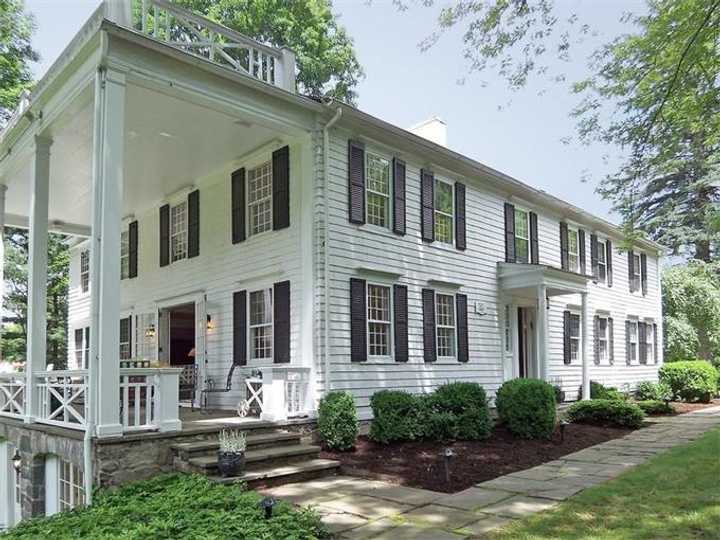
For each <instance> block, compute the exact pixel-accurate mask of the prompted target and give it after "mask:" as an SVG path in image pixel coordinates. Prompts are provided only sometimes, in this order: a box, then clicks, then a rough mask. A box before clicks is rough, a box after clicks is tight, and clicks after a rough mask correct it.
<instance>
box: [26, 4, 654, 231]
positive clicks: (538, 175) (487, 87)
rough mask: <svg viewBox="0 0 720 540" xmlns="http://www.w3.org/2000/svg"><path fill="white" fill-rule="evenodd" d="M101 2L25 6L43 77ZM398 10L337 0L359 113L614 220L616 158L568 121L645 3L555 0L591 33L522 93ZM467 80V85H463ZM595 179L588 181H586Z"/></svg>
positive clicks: (431, 16) (413, 9)
mask: <svg viewBox="0 0 720 540" xmlns="http://www.w3.org/2000/svg"><path fill="white" fill-rule="evenodd" d="M99 3H100V0H26V8H27V10H28V11H29V12H31V13H32V14H33V15H34V16H35V20H36V24H37V30H36V34H35V37H34V39H33V43H34V46H35V48H36V50H37V51H38V52H39V53H40V56H41V61H40V62H39V63H38V64H37V65H35V66H33V71H34V73H35V76H36V77H40V76H42V74H43V73H44V72H45V71H46V70H47V68H48V67H50V65H51V64H52V62H53V61H54V60H55V59H56V58H57V56H58V55H59V54H60V52H61V51H62V49H63V48H64V47H65V46H66V45H67V43H68V42H69V41H70V40H71V39H72V37H73V36H74V35H75V33H76V32H77V31H78V30H79V28H80V27H81V26H82V24H83V23H84V22H85V20H86V19H87V18H88V17H89V16H90V14H91V13H92V12H93V11H94V9H95V8H96V7H97V6H98V5H99ZM409 4H410V7H409V9H407V10H405V11H402V10H399V9H398V8H397V6H396V5H395V4H394V3H393V1H392V0H370V1H368V0H335V1H334V2H333V6H334V12H335V13H336V15H337V16H338V19H339V22H340V24H341V25H343V26H344V27H345V28H346V30H347V32H348V34H349V35H350V36H351V37H352V38H353V40H354V43H355V49H356V54H357V56H358V59H359V61H360V64H361V65H362V66H363V68H364V71H365V79H364V80H363V81H362V82H361V83H360V84H359V86H358V88H357V91H358V93H359V100H358V106H359V107H360V109H362V110H364V111H366V112H368V113H370V114H372V115H375V116H377V117H380V118H382V119H383V120H386V121H388V122H390V123H393V124H395V125H398V126H400V127H403V128H407V127H410V126H412V125H414V124H416V123H418V122H420V121H422V120H425V119H427V118H430V117H431V116H439V117H440V118H442V119H443V120H444V121H445V122H446V124H447V127H448V146H449V147H450V148H451V149H453V150H455V151H458V152H460V153H462V154H465V155H467V156H468V157H471V158H473V159H476V160H478V161H480V162H482V163H484V164H486V165H489V166H491V167H493V168H495V169H498V170H500V171H502V172H504V173H506V174H509V175H510V176H513V177H515V178H517V179H518V180H521V181H523V182H525V183H528V184H530V185H532V186H534V187H537V188H540V189H543V190H545V191H547V192H549V193H551V194H553V195H556V196H558V197H560V198H562V199H565V200H566V201H569V202H571V203H573V204H576V205H578V206H580V207H582V208H584V209H586V210H589V211H591V212H593V213H595V214H598V215H600V216H603V217H606V218H608V219H611V220H612V221H618V219H617V216H614V215H612V214H611V213H609V212H610V204H609V203H608V202H607V201H603V200H602V199H601V198H600V196H599V195H597V194H596V193H595V186H596V185H597V180H598V179H600V178H602V177H603V175H605V174H607V173H611V172H613V168H614V166H616V165H617V163H618V162H619V157H618V154H617V151H616V150H615V149H613V148H607V147H602V146H599V145H592V146H583V145H581V144H580V143H578V142H576V141H574V142H570V143H569V144H568V143H565V142H563V139H565V138H567V137H572V136H573V135H574V123H573V120H572V119H571V118H569V115H568V114H569V112H570V110H571V109H572V106H573V104H574V103H575V102H576V99H577V98H575V97H574V96H573V95H572V94H571V93H570V91H569V84H570V82H571V81H574V80H579V79H581V78H583V77H584V76H587V74H588V71H587V67H586V66H587V57H588V55H589V54H590V53H591V52H592V50H593V49H594V48H595V47H596V46H597V45H599V44H602V43H605V42H607V41H610V40H611V39H612V38H614V37H615V36H617V35H619V34H620V33H622V32H623V31H626V30H627V27H625V26H623V25H622V24H621V23H620V22H619V19H620V17H621V15H622V13H623V12H624V11H627V10H632V11H635V10H638V11H639V10H641V9H642V5H643V4H642V2H641V0H602V1H598V0H556V4H557V8H558V14H559V16H560V19H561V20H564V19H565V18H566V17H569V16H570V15H571V14H572V13H576V14H577V15H578V17H579V19H580V21H581V22H587V23H588V24H590V26H591V28H592V30H593V35H591V36H589V37H588V38H586V39H585V41H584V42H583V43H580V44H576V45H575V46H574V48H573V49H572V51H571V62H569V63H568V64H566V65H559V64H555V65H553V66H551V67H554V68H556V69H557V70H562V72H563V73H565V74H566V75H567V81H568V82H567V83H560V84H553V83H549V82H548V81H547V80H546V79H533V80H531V81H530V82H529V84H528V85H527V86H526V87H525V88H524V89H523V90H521V91H519V92H512V91H510V90H508V88H507V85H506V84H505V83H504V81H503V80H502V79H501V78H500V77H499V76H498V75H497V74H495V73H493V72H486V73H483V74H477V73H471V72H470V71H469V69H468V64H467V62H466V60H465V59H464V58H463V47H462V45H463V44H462V27H458V28H455V29H453V30H452V31H451V32H449V33H448V34H446V35H444V36H443V37H442V39H441V40H440V41H439V42H438V43H437V44H436V45H435V46H434V47H432V48H431V49H430V50H428V51H424V52H423V51H422V50H421V49H420V47H419V44H420V42H421V41H422V40H423V39H424V38H426V37H427V36H428V35H429V34H431V33H432V32H433V30H435V29H436V28H437V22H436V21H437V14H438V11H439V9H440V8H441V7H442V6H443V5H445V4H447V1H443V0H436V2H435V5H434V6H432V7H424V6H423V5H422V2H412V1H411V2H409ZM461 81H462V82H461ZM588 176H589V178H590V179H589V180H587V181H583V178H587V177H588Z"/></svg>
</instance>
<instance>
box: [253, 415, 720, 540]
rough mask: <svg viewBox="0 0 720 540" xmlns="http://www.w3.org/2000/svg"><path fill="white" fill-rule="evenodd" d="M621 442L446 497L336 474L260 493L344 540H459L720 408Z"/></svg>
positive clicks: (703, 426) (589, 481)
mask: <svg viewBox="0 0 720 540" xmlns="http://www.w3.org/2000/svg"><path fill="white" fill-rule="evenodd" d="M650 422H652V425H651V426H649V427H646V428H643V429H641V430H638V431H634V432H632V433H630V434H629V435H626V436H625V437H622V438H620V439H614V440H612V441H608V442H605V443H602V444H598V445H596V446H592V447H589V448H586V449H584V450H580V451H579V452H575V453H573V454H568V455H567V456H564V457H563V458H562V459H557V460H555V461H550V462H548V463H544V464H543V465H539V466H537V467H533V468H532V469H526V470H524V471H519V472H516V473H512V474H509V475H507V476H501V477H499V478H495V479H494V480H490V481H488V482H483V483H481V484H477V485H476V486H474V487H471V488H468V489H466V490H464V491H460V492H458V493H455V494H452V495H448V494H445V493H438V492H435V491H428V490H423V489H415V488H409V487H403V486H397V485H393V484H388V483H385V482H379V481H375V480H364V479H362V478H355V477H349V476H336V477H331V478H325V479H320V480H313V481H308V482H299V483H296V484H287V485H284V486H278V487H275V488H271V489H267V490H265V491H264V492H265V493H267V494H270V495H272V496H274V497H276V498H280V499H284V500H287V501H290V502H292V503H295V504H298V505H302V506H312V507H314V508H315V509H316V510H317V511H318V512H319V513H320V515H321V516H322V518H323V521H324V522H325V524H326V525H327V527H328V529H329V530H330V531H331V532H332V533H334V534H335V535H336V537H337V538H341V539H347V540H349V539H356V540H357V539H366V538H367V539H370V538H373V539H392V540H405V539H413V540H421V539H428V540H430V539H433V540H444V539H448V540H450V539H452V540H460V539H463V538H477V537H481V536H482V535H483V534H484V533H486V532H488V531H490V530H492V529H495V528H498V527H501V526H503V525H505V524H507V523H508V522H509V521H511V520H513V519H519V518H522V517H525V516H527V515H530V514H532V513H535V512H540V511H542V510H547V509H548V508H552V507H553V506H555V505H556V504H558V502H559V501H562V500H565V499H567V498H568V497H571V496H572V495H575V494H576V493H578V492H580V491H582V490H583V489H585V488H588V487H590V486H594V485H596V484H600V483H602V482H606V481H607V480H610V479H612V478H614V477H616V476H618V475H619V474H621V473H622V472H624V471H626V470H627V469H629V468H631V467H634V466H636V465H639V464H641V463H644V462H645V461H646V460H648V459H650V458H651V457H653V456H655V455H656V454H658V453H660V452H663V451H665V450H667V449H668V448H671V447H673V446H677V445H681V444H686V443H688V442H690V441H693V440H695V439H697V438H698V437H700V436H701V435H702V434H703V433H705V432H706V431H708V430H709V429H711V428H713V427H716V426H720V407H713V408H708V409H704V410H701V411H695V412H692V413H688V414H684V415H679V416H672V417H660V418H652V419H650Z"/></svg>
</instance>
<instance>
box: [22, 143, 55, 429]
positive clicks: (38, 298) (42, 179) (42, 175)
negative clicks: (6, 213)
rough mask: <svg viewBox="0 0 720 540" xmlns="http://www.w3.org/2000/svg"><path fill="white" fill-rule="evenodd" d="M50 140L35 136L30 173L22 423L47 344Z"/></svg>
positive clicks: (30, 409)
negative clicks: (34, 374)
mask: <svg viewBox="0 0 720 540" xmlns="http://www.w3.org/2000/svg"><path fill="white" fill-rule="evenodd" d="M51 144H52V141H51V139H49V138H47V137H42V136H40V135H36V136H35V155H34V157H33V160H32V165H31V166H32V169H31V172H30V232H29V235H28V240H29V244H30V246H29V248H30V253H29V256H28V305H27V350H26V355H25V356H26V358H25V421H26V422H32V421H33V419H34V418H35V416H37V414H38V410H37V404H38V400H37V396H36V392H35V387H34V380H33V373H34V372H35V371H44V370H45V368H46V365H47V361H46V343H47V331H46V328H47V260H48V254H47V250H48V201H49V189H50V145H51Z"/></svg>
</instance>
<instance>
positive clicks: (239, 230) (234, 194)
mask: <svg viewBox="0 0 720 540" xmlns="http://www.w3.org/2000/svg"><path fill="white" fill-rule="evenodd" d="M230 205H231V215H232V217H231V221H232V222H231V229H232V243H233V244H238V243H240V242H242V241H244V240H245V168H244V167H243V168H241V169H238V170H236V171H234V172H233V173H232V175H230Z"/></svg>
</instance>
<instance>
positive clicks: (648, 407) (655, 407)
mask: <svg viewBox="0 0 720 540" xmlns="http://www.w3.org/2000/svg"><path fill="white" fill-rule="evenodd" d="M635 405H637V406H638V407H640V408H641V409H642V410H643V412H644V413H645V414H649V415H655V414H673V413H674V412H675V409H673V408H672V405H670V404H669V403H667V402H665V401H658V400H654V399H646V400H644V401H636V402H635Z"/></svg>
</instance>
